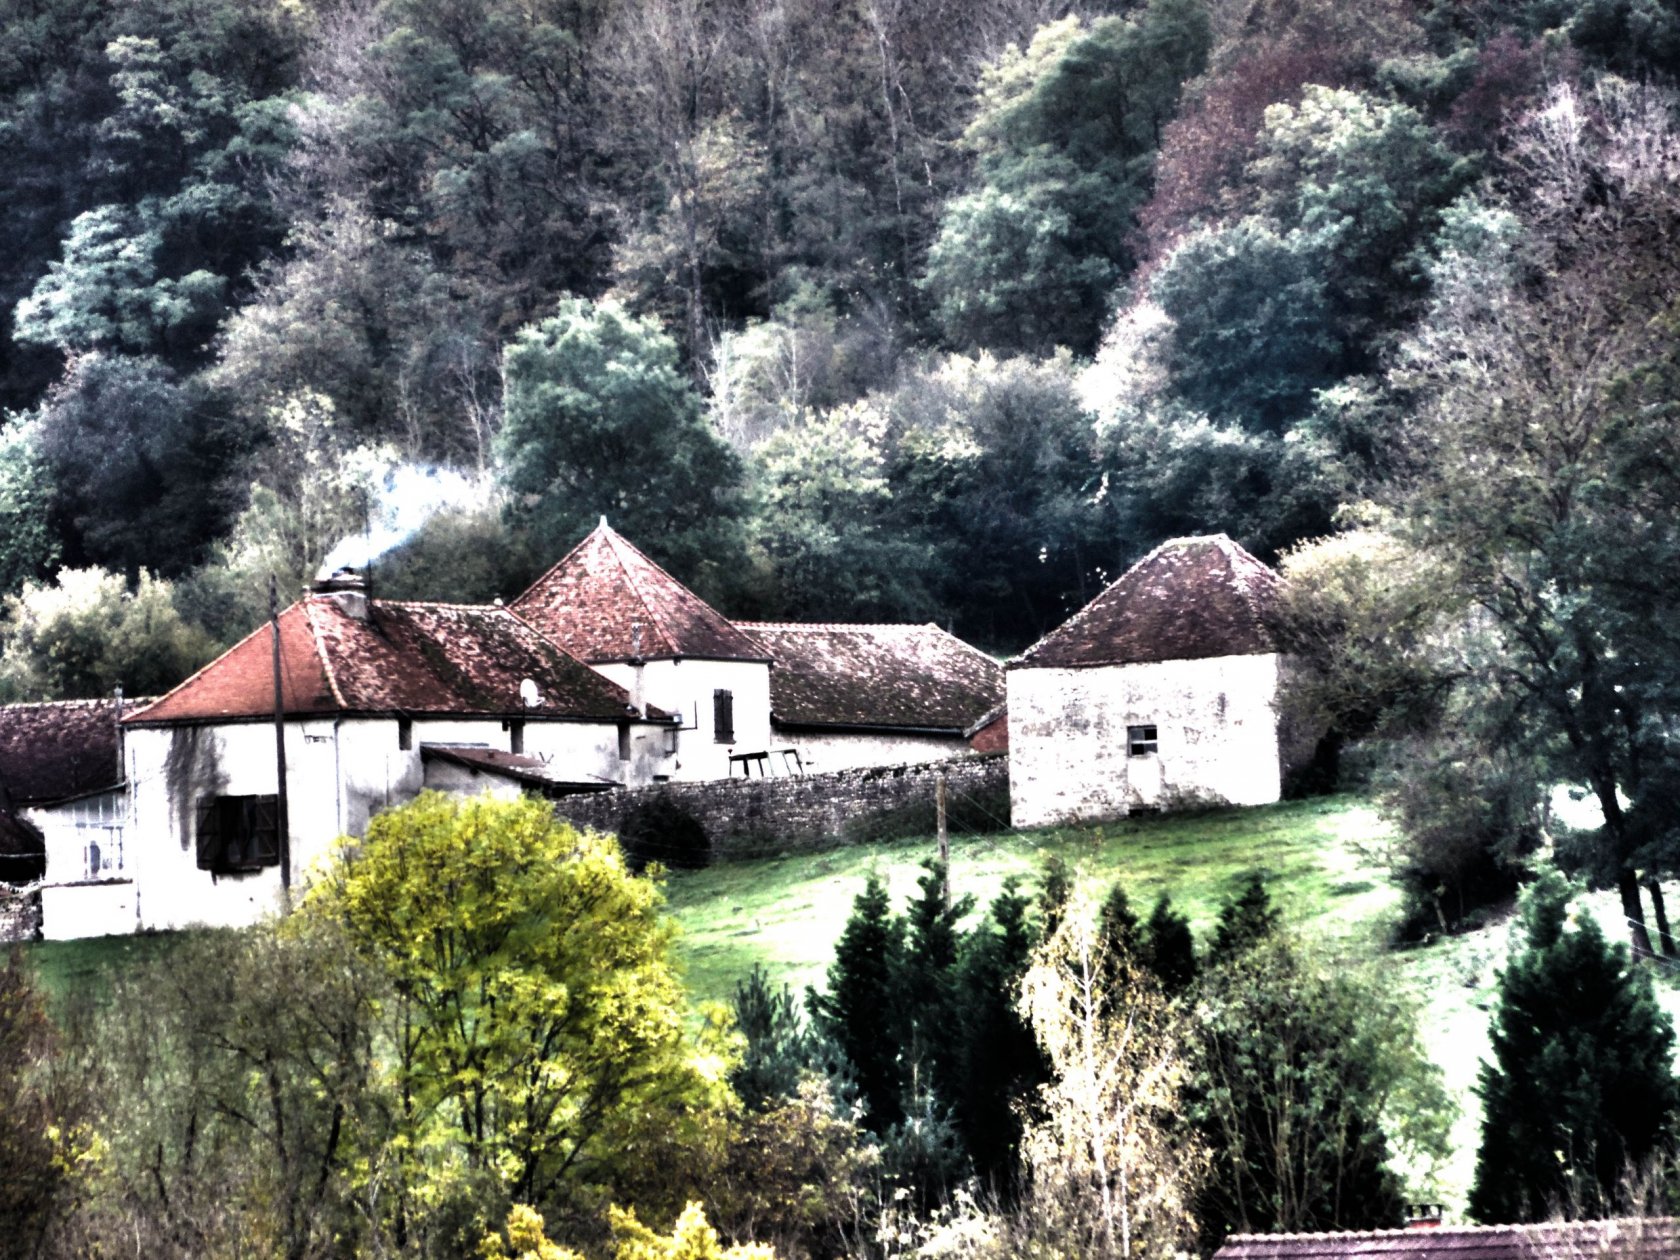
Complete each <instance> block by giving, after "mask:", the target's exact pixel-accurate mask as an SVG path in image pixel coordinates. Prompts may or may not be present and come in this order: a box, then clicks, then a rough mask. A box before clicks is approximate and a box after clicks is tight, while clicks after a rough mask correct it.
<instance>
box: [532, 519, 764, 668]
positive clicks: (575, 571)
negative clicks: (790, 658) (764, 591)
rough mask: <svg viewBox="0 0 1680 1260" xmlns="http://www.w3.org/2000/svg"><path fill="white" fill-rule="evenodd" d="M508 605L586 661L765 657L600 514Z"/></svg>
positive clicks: (760, 659) (749, 658) (729, 659)
mask: <svg viewBox="0 0 1680 1260" xmlns="http://www.w3.org/2000/svg"><path fill="white" fill-rule="evenodd" d="M512 607H513V609H514V611H515V612H517V613H518V614H519V615H520V616H521V617H522V618H524V619H525V620H526V621H528V622H530V623H531V625H533V626H535V627H536V628H537V629H538V630H539V631H541V632H542V633H543V634H545V635H547V636H548V637H549V638H550V639H553V640H554V641H555V642H556V643H558V644H560V645H561V646H563V647H564V648H565V649H566V650H567V651H568V652H570V653H572V654H573V655H574V656H576V657H578V658H579V659H580V660H584V661H588V662H590V663H591V664H599V663H602V662H606V661H627V660H632V659H635V658H636V657H638V656H639V657H643V658H648V659H659V658H670V657H678V656H689V657H702V658H706V659H709V660H725V661H732V660H741V661H764V660H768V659H769V653H768V652H767V651H766V650H765V648H764V645H763V644H761V643H757V642H755V641H754V640H753V639H752V638H750V637H749V636H748V635H746V634H744V633H742V632H741V631H740V630H738V629H736V628H735V626H734V625H732V624H731V623H730V622H729V621H728V620H727V619H726V618H725V617H724V616H723V615H722V614H721V613H719V612H718V611H717V610H716V609H714V608H713V607H712V606H711V605H710V604H708V603H706V601H705V600H703V599H701V598H700V597H699V596H698V595H696V594H695V593H694V592H693V591H691V590H689V589H688V588H687V587H686V586H684V585H683V584H682V583H681V582H679V581H677V579H676V578H674V577H672V576H671V575H670V574H669V573H667V572H665V570H664V569H662V568H660V567H659V566H658V565H657V564H655V563H654V562H653V561H652V560H649V559H648V558H647V557H646V556H645V555H643V554H642V553H641V552H640V551H638V550H637V549H636V548H635V547H634V546H632V545H631V544H630V543H629V542H628V541H626V540H625V539H624V538H623V537H622V536H621V535H620V534H619V533H618V532H617V531H616V530H614V529H613V528H612V526H610V525H608V524H607V521H606V518H605V517H602V518H601V523H600V524H599V525H597V526H596V527H595V529H594V530H592V531H591V532H590V534H589V536H588V537H587V538H585V539H584V540H583V541H582V542H580V543H579V544H578V545H577V546H576V547H574V548H572V550H571V552H570V553H569V554H568V555H567V556H566V558H565V559H563V560H561V561H560V563H559V564H557V565H555V566H554V567H553V568H552V569H550V570H549V571H548V572H547V573H545V574H543V575H542V576H541V577H540V578H538V579H537V580H536V581H535V582H534V583H532V585H531V588H530V589H529V590H528V591H526V592H525V593H524V594H523V595H521V596H520V597H519V598H518V599H516V600H514V601H513V604H512ZM638 627H639V632H638Z"/></svg>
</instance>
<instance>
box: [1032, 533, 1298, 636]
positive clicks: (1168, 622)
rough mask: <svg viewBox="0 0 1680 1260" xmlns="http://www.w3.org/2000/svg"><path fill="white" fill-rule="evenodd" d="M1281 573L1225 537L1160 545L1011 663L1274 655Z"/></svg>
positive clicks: (1214, 536)
mask: <svg viewBox="0 0 1680 1260" xmlns="http://www.w3.org/2000/svg"><path fill="white" fill-rule="evenodd" d="M1277 583H1278V576H1277V574H1276V573H1274V572H1273V571H1272V570H1271V569H1270V568H1268V567H1267V566H1266V565H1264V564H1262V563H1261V562H1260V561H1259V560H1256V559H1255V558H1254V557H1253V556H1252V555H1250V554H1249V553H1248V552H1247V551H1245V550H1243V548H1242V547H1240V546H1238V545H1237V544H1236V543H1234V542H1232V541H1231V539H1229V538H1228V537H1226V536H1225V535H1224V534H1211V535H1204V536H1201V537H1196V538H1175V539H1173V540H1172V541H1170V542H1165V543H1162V544H1161V545H1160V546H1159V547H1157V548H1155V550H1154V551H1152V552H1150V553H1149V554H1148V555H1147V556H1145V557H1144V558H1143V559H1142V560H1139V561H1138V562H1137V563H1136V564H1134V565H1133V566H1132V567H1131V568H1130V569H1127V570H1126V572H1125V573H1123V574H1122V575H1121V576H1120V578H1119V579H1118V580H1117V581H1115V582H1114V583H1113V584H1112V585H1111V586H1109V587H1108V589H1107V590H1105V591H1103V593H1102V594H1101V595H1098V596H1097V597H1096V598H1095V599H1093V600H1092V601H1091V602H1090V603H1089V604H1087V605H1085V607H1084V608H1082V609H1081V610H1080V611H1079V612H1077V613H1075V614H1074V615H1073V616H1072V617H1070V618H1069V619H1068V620H1067V621H1065V622H1063V623H1062V625H1061V626H1059V627H1058V628H1057V629H1055V630H1052V631H1051V632H1050V633H1049V634H1047V635H1045V636H1044V638H1042V639H1040V640H1039V641H1038V642H1037V643H1035V644H1033V645H1032V646H1031V647H1030V648H1028V649H1027V650H1026V651H1025V652H1023V653H1021V655H1020V656H1018V657H1016V658H1015V659H1014V660H1013V661H1011V662H1010V663H1009V667H1010V668H1012V669H1015V668H1030V667H1034V666H1042V667H1046V668H1062V669H1077V668H1082V667H1088V666H1097V665H1130V664H1136V663H1139V662H1143V661H1182V660H1202V659H1206V658H1208V657H1214V656H1249V655H1254V654H1257V653H1264V652H1275V651H1276V650H1277V648H1276V646H1275V645H1274V643H1273V641H1272V636H1271V634H1270V632H1269V631H1268V630H1267V628H1266V623H1265V612H1266V608H1267V606H1268V604H1269V603H1270V601H1271V598H1272V595H1273V593H1274V592H1275V591H1276V589H1277Z"/></svg>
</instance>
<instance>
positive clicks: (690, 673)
mask: <svg viewBox="0 0 1680 1260" xmlns="http://www.w3.org/2000/svg"><path fill="white" fill-rule="evenodd" d="M593 668H594V669H595V670H596V672H597V673H601V674H605V675H606V676H607V677H608V678H610V679H611V680H612V681H613V682H615V683H617V684H618V685H619V686H621V687H623V688H624V689H625V690H626V691H628V692H629V693H630V698H631V703H632V704H636V705H638V706H640V705H648V704H651V705H655V706H657V707H659V708H661V709H664V710H665V711H666V712H667V713H673V714H677V715H679V716H680V717H681V718H682V725H681V727H680V728H679V729H678V731H677V733H676V753H675V755H674V756H673V757H672V758H671V761H670V767H669V770H668V772H667V773H668V774H669V776H670V777H671V778H672V779H676V780H681V781H694V780H699V779H727V778H728V777H729V758H730V755H731V754H734V753H755V752H764V751H766V750H768V749H769V748H770V747H771V746H772V739H771V734H770V666H769V664H767V663H766V662H764V661H714V660H706V659H703V658H700V657H694V656H682V657H675V658H663V659H658V660H650V661H648V662H646V663H645V664H642V665H632V664H630V663H629V662H627V661H608V662H604V663H602V664H599V665H596V666H594V667H593ZM638 675H640V677H638ZM720 691H726V692H728V693H729V696H730V708H731V710H732V711H733V714H734V719H735V728H734V731H733V732H732V738H729V739H720V738H719V735H720V732H719V731H718V730H717V728H716V727H715V725H714V715H715V713H716V710H717V705H716V699H717V693H718V692H720ZM662 738H663V737H662ZM737 773H739V771H738V770H737Z"/></svg>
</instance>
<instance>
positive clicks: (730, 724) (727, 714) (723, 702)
mask: <svg viewBox="0 0 1680 1260" xmlns="http://www.w3.org/2000/svg"><path fill="white" fill-rule="evenodd" d="M712 738H713V739H715V740H716V741H717V742H718V743H720V744H733V743H734V742H735V693H734V692H733V691H724V690H722V689H719V690H717V691H714V692H712Z"/></svg>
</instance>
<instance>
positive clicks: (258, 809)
mask: <svg viewBox="0 0 1680 1260" xmlns="http://www.w3.org/2000/svg"><path fill="white" fill-rule="evenodd" d="M278 865H280V798H279V797H277V796H204V797H200V798H199V801H198V869H199V870H201V871H214V872H216V873H217V874H218V875H231V874H235V873H237V872H240V871H257V870H261V869H262V868H263V867H265V866H278Z"/></svg>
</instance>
